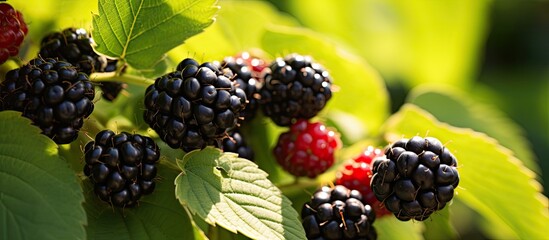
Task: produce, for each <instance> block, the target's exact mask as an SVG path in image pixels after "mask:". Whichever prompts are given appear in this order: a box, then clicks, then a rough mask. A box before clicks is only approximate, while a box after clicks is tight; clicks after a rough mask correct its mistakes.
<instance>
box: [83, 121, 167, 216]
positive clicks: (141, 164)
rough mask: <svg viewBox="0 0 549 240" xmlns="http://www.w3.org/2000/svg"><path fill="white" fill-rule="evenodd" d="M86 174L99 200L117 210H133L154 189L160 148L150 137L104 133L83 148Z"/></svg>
mask: <svg viewBox="0 0 549 240" xmlns="http://www.w3.org/2000/svg"><path fill="white" fill-rule="evenodd" d="M84 152H85V155H84V157H85V160H86V165H85V166H84V174H85V175H86V176H87V177H89V178H90V180H91V182H92V183H93V184H94V191H95V193H96V194H97V196H99V198H100V199H101V200H103V201H105V202H108V203H110V204H112V205H113V206H117V207H132V206H135V205H136V204H137V203H138V200H139V199H140V198H141V196H142V195H147V194H150V193H152V192H153V191H154V188H155V185H156V184H155V180H154V179H155V177H156V173H157V168H156V163H157V162H158V159H159V157H160V149H159V148H158V146H157V145H156V143H155V142H154V141H153V140H152V139H151V138H149V137H146V136H142V135H139V134H130V133H126V132H122V133H119V134H115V133H114V132H113V131H111V130H103V131H101V132H99V133H98V134H97V135H96V136H95V141H91V142H89V143H88V144H86V146H85V147H84Z"/></svg>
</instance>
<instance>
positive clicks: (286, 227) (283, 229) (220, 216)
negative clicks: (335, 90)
mask: <svg viewBox="0 0 549 240" xmlns="http://www.w3.org/2000/svg"><path fill="white" fill-rule="evenodd" d="M177 164H178V165H179V167H180V168H181V169H182V170H183V172H182V173H181V174H180V175H179V176H177V178H176V180H175V184H176V191H175V193H176V197H177V198H178V199H179V201H180V202H181V204H183V205H184V206H188V208H189V210H190V211H191V212H192V213H193V214H197V215H198V216H200V217H201V218H203V219H204V220H206V222H208V223H209V224H211V225H214V226H215V225H219V226H221V227H223V228H225V229H227V230H229V231H231V232H235V233H236V232H240V233H242V234H243V235H246V236H248V237H250V238H254V239H305V232H304V230H303V228H302V227H301V222H300V221H299V220H298V213H297V212H296V211H295V209H294V208H292V203H291V202H290V200H288V199H287V198H286V197H285V196H284V195H282V193H281V192H280V190H279V189H278V188H276V187H275V186H274V185H273V184H272V183H271V182H270V181H269V180H268V179H267V173H265V172H264V171H262V170H261V169H259V168H258V167H257V165H255V163H253V162H251V161H249V160H246V159H243V158H238V157H237V155H236V154H234V153H222V152H221V150H219V149H215V148H211V147H208V148H205V149H203V150H201V151H199V150H195V151H192V152H189V153H188V154H187V155H185V157H184V158H183V160H177Z"/></svg>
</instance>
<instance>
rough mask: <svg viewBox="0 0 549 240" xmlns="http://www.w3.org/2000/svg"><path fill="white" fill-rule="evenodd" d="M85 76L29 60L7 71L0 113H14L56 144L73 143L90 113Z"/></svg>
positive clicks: (50, 61) (57, 63) (63, 64)
mask: <svg viewBox="0 0 549 240" xmlns="http://www.w3.org/2000/svg"><path fill="white" fill-rule="evenodd" d="M94 96H95V90H94V86H93V85H92V83H91V82H90V80H89V78H88V75H86V74H85V73H83V72H79V71H78V69H77V68H75V67H74V66H73V65H71V64H70V63H68V62H64V61H58V60H55V59H51V58H48V59H41V58H37V59H33V60H31V61H30V62H29V63H28V64H27V65H25V66H23V67H21V68H17V69H14V70H11V71H9V72H8V73H7V74H6V79H5V81H3V82H2V83H1V84H0V110H15V111H19V112H22V114H23V116H25V117H27V118H29V119H31V120H32V122H33V124H34V125H36V126H38V127H40V129H42V133H43V134H44V135H46V136H48V137H50V138H51V139H53V140H54V141H55V142H56V143H59V144H65V143H70V142H72V141H74V140H75V139H76V138H77V136H78V132H79V130H80V129H81V128H82V125H83V124H84V119H85V118H87V117H88V116H89V115H90V114H91V113H92V111H93V109H94V104H93V98H94Z"/></svg>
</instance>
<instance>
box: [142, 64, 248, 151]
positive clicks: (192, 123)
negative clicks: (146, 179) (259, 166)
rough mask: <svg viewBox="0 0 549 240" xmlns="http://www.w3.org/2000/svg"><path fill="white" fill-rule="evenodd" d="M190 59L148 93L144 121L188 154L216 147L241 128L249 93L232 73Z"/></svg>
mask: <svg viewBox="0 0 549 240" xmlns="http://www.w3.org/2000/svg"><path fill="white" fill-rule="evenodd" d="M224 72H225V73H223V72H222V71H221V70H220V69H219V68H218V67H216V66H215V65H214V64H212V63H210V62H205V63H202V64H200V65H199V64H198V62H196V61H195V60H194V59H191V58H187V59H184V60H183V61H181V62H180V63H179V65H178V66H177V70H176V71H174V72H171V73H168V74H166V75H164V76H161V77H159V78H157V79H156V80H155V83H154V84H153V85H150V86H149V87H148V88H147V90H146V93H145V101H144V102H145V108H146V110H145V113H144V119H145V122H147V123H148V124H149V126H150V127H151V128H152V129H154V130H155V131H156V132H157V133H158V135H159V136H160V138H161V139H162V140H163V141H164V142H166V143H167V144H168V145H169V146H170V147H172V148H181V149H183V150H184V151H191V150H193V149H199V148H204V147H205V146H208V145H212V146H216V145H217V144H218V143H220V142H221V140H222V139H223V138H226V137H227V132H228V131H229V130H230V129H233V128H234V127H235V126H236V125H237V119H238V117H239V116H240V112H242V110H244V108H245V107H246V102H247V100H246V94H245V93H244V91H242V89H240V88H237V87H236V86H235V83H234V81H232V80H231V79H230V75H232V73H230V72H229V71H224Z"/></svg>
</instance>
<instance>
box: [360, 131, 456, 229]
mask: <svg viewBox="0 0 549 240" xmlns="http://www.w3.org/2000/svg"><path fill="white" fill-rule="evenodd" d="M456 166H457V160H456V158H455V157H454V155H452V153H450V151H449V150H448V149H447V148H446V147H444V146H443V145H442V143H441V142H440V141H439V140H438V139H436V138H432V137H426V138H422V137H418V136H415V137H413V138H411V139H401V140H399V141H397V142H395V143H393V144H392V145H390V146H389V147H388V148H387V149H386V150H385V157H382V158H377V159H376V160H375V161H374V164H373V169H372V172H373V173H374V175H373V177H372V181H371V186H372V190H373V191H374V194H375V195H376V198H377V199H378V200H379V201H382V202H383V203H384V204H385V207H386V208H387V209H388V210H389V211H391V212H392V213H393V214H394V215H395V216H396V217H397V218H398V219H400V220H402V221H408V220H410V219H415V220H418V221H423V220H425V219H427V218H428V217H429V216H430V215H431V214H432V213H433V212H435V211H437V210H440V209H443V208H444V207H445V206H446V203H448V202H449V201H450V200H452V198H453V196H454V189H455V188H456V187H457V186H458V184H459V174H458V171H457V169H456Z"/></svg>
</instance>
